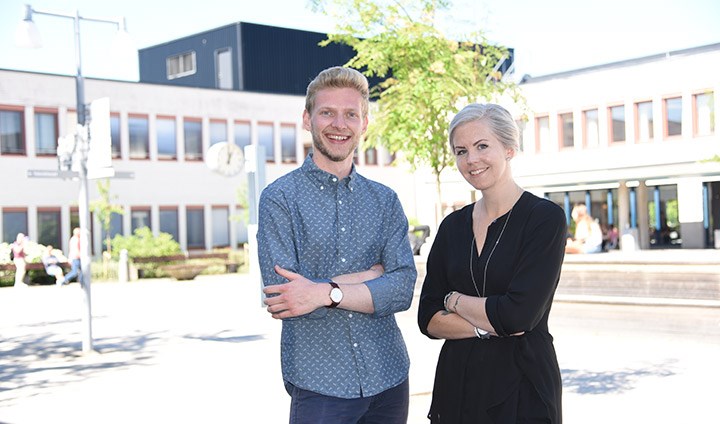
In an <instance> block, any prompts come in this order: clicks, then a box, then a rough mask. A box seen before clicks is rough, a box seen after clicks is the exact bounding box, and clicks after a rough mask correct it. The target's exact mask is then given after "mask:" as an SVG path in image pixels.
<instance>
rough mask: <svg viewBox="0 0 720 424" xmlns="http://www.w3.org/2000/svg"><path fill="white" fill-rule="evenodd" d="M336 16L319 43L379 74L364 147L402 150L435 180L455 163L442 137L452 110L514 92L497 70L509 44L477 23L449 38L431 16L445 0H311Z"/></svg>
mask: <svg viewBox="0 0 720 424" xmlns="http://www.w3.org/2000/svg"><path fill="white" fill-rule="evenodd" d="M313 4H314V7H315V8H316V10H321V11H323V12H324V13H326V14H328V15H331V16H333V17H334V19H335V22H336V31H335V32H334V33H333V34H329V35H328V38H327V40H326V41H324V43H323V44H322V45H327V44H329V43H342V44H346V45H349V46H351V47H352V48H354V49H355V51H356V55H355V57H353V58H352V59H351V60H350V61H349V62H348V63H347V64H346V66H349V67H353V68H355V69H359V70H361V71H363V72H364V73H365V74H366V75H367V76H371V77H379V78H381V79H383V81H382V82H381V83H379V84H378V85H377V86H375V87H372V90H371V94H372V96H373V98H375V99H376V100H377V102H376V104H375V108H374V109H373V119H372V120H371V123H370V126H369V128H368V134H367V140H366V143H365V144H364V147H365V148H367V147H372V146H376V145H382V146H384V147H386V148H387V149H388V150H390V151H391V152H402V153H403V157H404V158H405V159H406V160H407V161H408V163H409V164H410V165H411V168H412V169H415V168H417V167H418V166H421V165H424V166H429V167H430V168H431V169H432V171H433V173H434V174H435V175H436V177H437V179H438V182H439V176H440V173H441V172H442V171H443V169H445V168H446V167H448V166H452V165H453V164H454V157H453V155H452V154H451V152H450V151H449V147H448V144H447V140H448V127H449V123H450V120H451V119H452V117H453V116H454V114H455V113H456V112H457V111H458V110H459V109H461V108H462V107H463V106H465V105H466V104H468V103H471V102H475V101H489V100H492V99H495V98H498V97H499V96H500V95H503V94H510V95H511V96H513V98H515V99H517V98H518V97H519V96H518V94H517V86H516V85H515V84H514V83H513V82H508V81H505V80H503V78H502V77H503V76H502V74H501V73H500V71H499V70H498V69H499V68H500V65H501V64H502V62H503V61H504V60H505V59H508V58H509V55H508V51H507V49H506V48H504V47H502V46H497V45H493V44H490V43H488V42H487V40H486V38H485V36H484V35H483V33H482V32H481V31H476V32H473V33H471V34H467V35H466V36H465V37H463V38H464V39H462V40H455V39H449V38H447V37H446V36H445V35H444V34H443V33H442V32H441V30H440V29H439V28H438V25H437V24H436V17H437V14H438V11H440V10H445V9H447V8H448V7H449V2H447V1H443V0H411V1H410V0H371V1H368V0H315V1H313Z"/></svg>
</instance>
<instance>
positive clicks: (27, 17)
mask: <svg viewBox="0 0 720 424" xmlns="http://www.w3.org/2000/svg"><path fill="white" fill-rule="evenodd" d="M33 14H37V15H49V16H59V17H62V18H69V19H72V20H73V23H74V32H75V65H76V73H75V91H76V102H77V130H76V131H75V145H74V149H73V150H74V154H73V162H74V165H75V166H74V167H75V168H76V169H77V171H78V177H79V180H80V191H79V195H78V213H79V218H80V233H81V236H80V264H81V265H80V266H81V272H82V280H81V285H82V288H83V293H84V299H83V301H84V302H83V303H84V314H83V341H82V350H83V353H89V352H91V351H93V338H92V306H91V296H90V282H91V275H92V274H91V272H90V264H91V258H90V225H89V224H90V210H89V196H88V152H89V150H90V136H89V132H88V126H87V124H88V122H87V113H86V105H85V81H84V79H83V75H82V60H81V51H80V21H81V20H86V21H93V22H106V23H112V24H115V25H117V28H118V34H117V38H120V39H122V40H127V32H126V29H125V18H122V17H119V18H99V17H89V16H80V14H79V12H78V11H77V10H76V11H75V13H74V14H71V13H63V12H57V11H49V10H40V9H35V8H33V7H32V6H30V5H29V4H26V5H25V10H24V18H23V21H22V22H21V23H20V25H19V26H18V28H17V31H16V34H15V42H16V43H17V44H18V46H20V47H28V48H39V47H40V46H41V40H40V34H39V32H38V30H37V27H36V26H35V23H34V22H33V20H32V17H33Z"/></svg>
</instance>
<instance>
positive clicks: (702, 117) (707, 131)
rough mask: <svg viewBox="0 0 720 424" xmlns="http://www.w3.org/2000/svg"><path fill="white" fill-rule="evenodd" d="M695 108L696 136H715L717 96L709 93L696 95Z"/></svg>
mask: <svg viewBox="0 0 720 424" xmlns="http://www.w3.org/2000/svg"><path fill="white" fill-rule="evenodd" d="M693 108H694V111H695V115H694V122H693V126H694V128H695V135H696V136H704V135H713V134H715V96H714V93H713V92H712V91H711V92H709V93H702V94H696V95H694V96H693Z"/></svg>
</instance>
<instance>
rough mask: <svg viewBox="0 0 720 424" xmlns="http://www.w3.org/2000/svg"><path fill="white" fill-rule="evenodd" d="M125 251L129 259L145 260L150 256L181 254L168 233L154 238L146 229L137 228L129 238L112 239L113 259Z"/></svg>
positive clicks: (176, 243)
mask: <svg viewBox="0 0 720 424" xmlns="http://www.w3.org/2000/svg"><path fill="white" fill-rule="evenodd" d="M123 249H126V250H127V251H128V255H129V256H130V257H131V258H146V257H151V256H170V255H179V254H181V253H182V251H181V250H180V244H179V243H178V242H176V241H175V240H173V238H172V236H171V235H170V234H168V233H160V235H158V236H157V237H155V236H154V235H153V233H152V231H150V229H149V228H147V227H142V228H138V229H136V230H135V232H134V233H133V235H131V236H121V235H116V236H115V238H113V239H112V252H113V258H117V257H118V256H119V255H120V251H121V250H123Z"/></svg>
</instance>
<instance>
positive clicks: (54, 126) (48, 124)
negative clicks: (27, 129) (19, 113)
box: [35, 111, 58, 155]
mask: <svg viewBox="0 0 720 424" xmlns="http://www.w3.org/2000/svg"><path fill="white" fill-rule="evenodd" d="M57 140H58V117H57V113H55V112H39V111H35V152H36V153H37V154H38V155H56V154H57Z"/></svg>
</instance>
